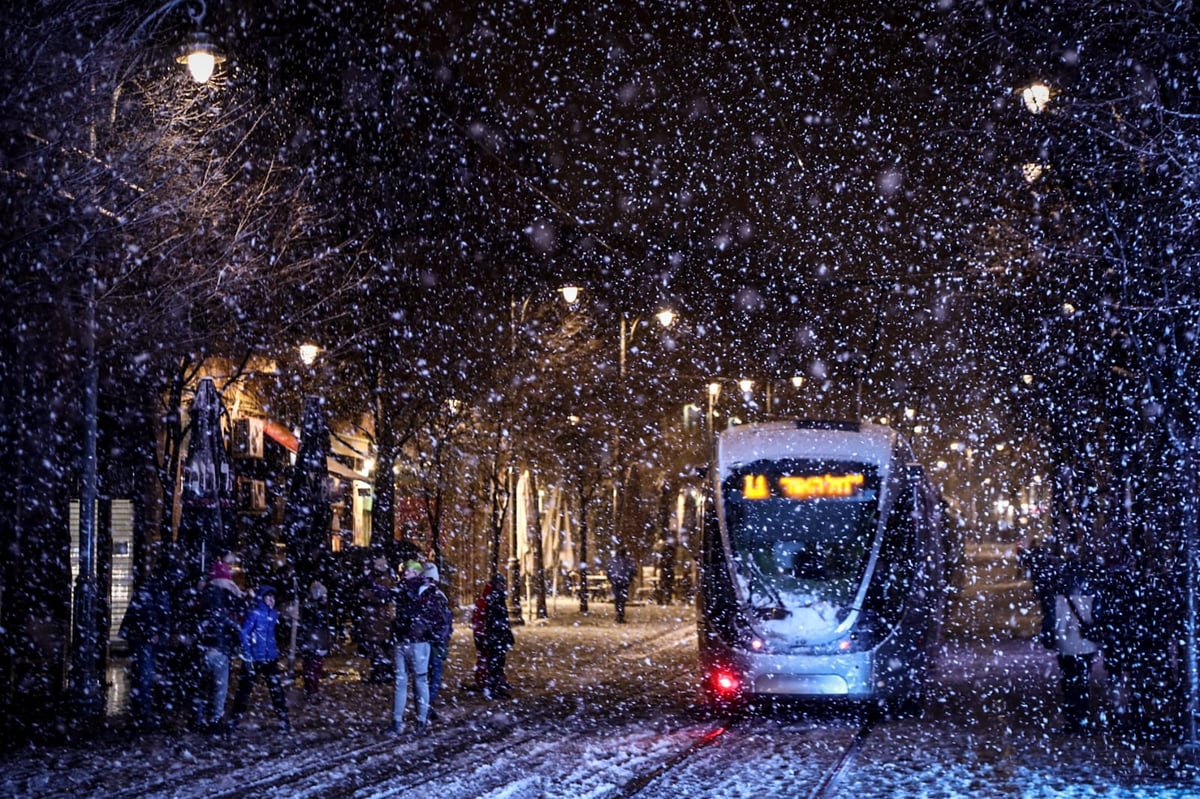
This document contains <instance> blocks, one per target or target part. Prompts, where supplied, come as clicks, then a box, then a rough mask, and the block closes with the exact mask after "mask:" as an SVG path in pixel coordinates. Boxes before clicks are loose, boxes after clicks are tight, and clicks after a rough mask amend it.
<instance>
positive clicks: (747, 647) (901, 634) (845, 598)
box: [698, 421, 946, 713]
mask: <svg viewBox="0 0 1200 799" xmlns="http://www.w3.org/2000/svg"><path fill="white" fill-rule="evenodd" d="M707 483H708V488H709V491H710V496H709V497H708V499H709V501H708V502H707V505H706V508H707V511H706V516H705V523H704V534H703V540H702V551H701V563H700V581H699V599H698V607H699V612H698V623H699V644H700V661H701V665H702V667H703V670H704V677H703V681H704V682H703V685H704V689H705V694H706V696H707V697H708V698H709V699H710V700H712V701H716V702H718V703H722V704H727V703H733V702H739V701H747V700H750V699H753V698H755V697H769V698H795V699H820V700H837V699H841V700H848V701H854V702H861V703H867V702H872V703H877V704H878V705H880V706H883V707H887V708H891V709H894V710H897V711H904V712H910V713H911V712H915V711H916V710H917V709H918V708H919V706H920V702H921V698H922V695H923V691H924V684H925V679H926V674H927V670H928V667H929V661H930V658H931V651H932V648H933V645H934V644H936V642H937V639H938V636H939V634H940V629H941V620H942V610H943V607H944V597H945V591H944V590H943V586H944V570H945V560H946V558H945V551H944V545H943V527H942V516H941V502H940V497H939V495H938V492H937V491H936V489H935V488H934V486H933V485H932V484H931V483H930V481H929V480H928V479H927V476H926V475H925V473H924V470H923V469H922V468H921V467H920V466H919V465H918V464H917V463H916V461H915V459H914V457H913V453H912V450H911V448H910V446H909V444H908V443H907V442H906V441H905V439H904V438H903V437H902V436H900V435H899V434H898V433H897V432H896V431H895V430H892V429H890V428H888V427H885V426H882V425H875V424H868V423H857V422H840V421H792V422H768V423H762V424H750V425H743V426H739V427H735V428H731V429H730V430H728V431H725V432H722V433H721V434H720V435H718V436H717V440H716V448H715V454H714V459H713V463H712V466H711V468H710V470H709V474H708V480H707Z"/></svg>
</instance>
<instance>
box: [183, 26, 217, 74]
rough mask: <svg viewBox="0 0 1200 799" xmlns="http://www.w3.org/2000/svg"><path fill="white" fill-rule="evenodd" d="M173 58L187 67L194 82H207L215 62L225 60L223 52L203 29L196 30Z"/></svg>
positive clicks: (214, 67)
mask: <svg viewBox="0 0 1200 799" xmlns="http://www.w3.org/2000/svg"><path fill="white" fill-rule="evenodd" d="M175 60H176V61H177V62H179V63H180V64H183V65H184V66H186V67H187V69H188V72H189V73H190V74H191V76H192V80H194V81H196V83H208V79H209V78H211V77H212V74H213V70H214V69H216V66H217V64H223V63H224V62H225V54H224V53H223V52H221V50H220V48H218V47H217V45H216V43H215V42H213V40H212V37H211V36H209V35H208V34H207V33H205V32H204V31H196V32H195V33H193V34H192V36H191V38H189V39H188V41H187V43H186V44H185V45H184V46H183V48H182V49H181V50H180V53H179V56H178V57H177V58H176V59H175Z"/></svg>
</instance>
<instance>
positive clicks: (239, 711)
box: [230, 585, 292, 732]
mask: <svg viewBox="0 0 1200 799" xmlns="http://www.w3.org/2000/svg"><path fill="white" fill-rule="evenodd" d="M278 624H279V613H278V612H276V610H275V589H274V588H272V587H271V586H269V585H268V586H264V587H262V588H260V589H259V591H258V604H257V605H255V606H254V608H253V609H252V610H251V611H250V612H249V613H247V614H246V620H245V621H244V622H242V631H241V632H242V634H241V639H242V674H241V677H240V679H239V680H238V690H237V696H235V697H234V699H233V718H232V719H231V723H230V729H236V728H237V726H238V723H239V722H240V721H241V719H242V716H243V715H245V713H246V708H247V707H248V706H249V704H250V693H251V692H252V691H253V690H254V683H255V682H256V681H257V680H258V678H259V677H262V678H263V679H265V680H266V682H267V690H268V691H269V692H270V694H271V704H272V705H274V707H275V715H276V716H278V717H279V731H280V732H290V731H291V729H292V725H291V724H290V723H289V721H288V707H287V695H286V694H285V693H284V690H283V677H282V675H281V673H280V671H279V645H278V644H277V643H276V642H275V630H276V627H277V626H278Z"/></svg>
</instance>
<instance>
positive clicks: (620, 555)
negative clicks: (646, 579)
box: [604, 547, 637, 624]
mask: <svg viewBox="0 0 1200 799" xmlns="http://www.w3.org/2000/svg"><path fill="white" fill-rule="evenodd" d="M636 568H637V567H636V564H634V562H633V558H631V557H629V551H628V550H626V549H625V548H624V547H622V548H621V549H618V550H617V552H616V554H615V555H613V557H612V559H611V560H610V561H609V562H608V564H607V565H606V566H605V567H604V576H605V577H607V578H608V584H609V586H611V587H612V595H613V605H614V606H615V607H616V611H617V624H624V623H625V602H626V601H627V600H628V599H629V585H630V583H632V582H633V573H634V570H635V569H636Z"/></svg>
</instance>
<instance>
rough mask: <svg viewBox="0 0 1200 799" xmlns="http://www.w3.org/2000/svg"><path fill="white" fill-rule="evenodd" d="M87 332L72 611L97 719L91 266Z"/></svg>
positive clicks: (100, 700) (75, 669)
mask: <svg viewBox="0 0 1200 799" xmlns="http://www.w3.org/2000/svg"><path fill="white" fill-rule="evenodd" d="M86 292H87V293H86V295H85V300H86V307H85V311H84V312H85V318H84V332H83V350H84V359H85V363H84V388H83V421H84V429H83V475H82V485H81V488H80V497H79V573H78V575H77V576H76V579H75V601H74V605H73V611H72V622H73V624H72V632H73V646H72V653H71V654H72V658H71V680H70V697H71V701H72V703H73V705H74V710H75V712H76V713H77V714H78V715H77V718H81V719H83V720H85V721H87V720H91V719H95V718H96V717H98V716H100V715H101V714H102V713H103V712H104V704H105V697H104V684H103V681H102V680H101V679H100V669H99V663H100V630H99V624H98V621H99V613H98V609H99V606H100V596H99V594H100V591H99V587H98V586H97V583H96V495H97V483H98V478H97V465H96V449H97V446H96V442H97V439H98V437H99V418H98V416H99V411H98V406H99V402H98V399H97V397H98V395H99V393H100V371H99V369H98V368H97V365H96V267H95V265H93V264H90V263H89V265H88V270H87V286H86Z"/></svg>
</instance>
